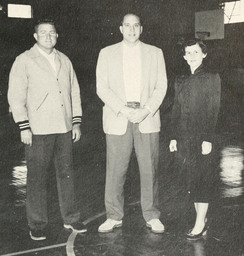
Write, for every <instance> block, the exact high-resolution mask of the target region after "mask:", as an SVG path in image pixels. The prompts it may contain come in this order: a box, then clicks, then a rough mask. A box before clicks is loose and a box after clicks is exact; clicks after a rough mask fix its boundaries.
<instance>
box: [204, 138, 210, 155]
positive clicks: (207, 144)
mask: <svg viewBox="0 0 244 256" xmlns="http://www.w3.org/2000/svg"><path fill="white" fill-rule="evenodd" d="M211 151H212V143H211V142H207V141H203V143H202V154H203V155H208V154H210V153H211Z"/></svg>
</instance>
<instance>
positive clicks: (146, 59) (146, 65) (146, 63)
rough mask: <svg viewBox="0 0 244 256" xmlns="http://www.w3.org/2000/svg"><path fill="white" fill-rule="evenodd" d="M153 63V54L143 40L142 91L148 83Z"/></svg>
mask: <svg viewBox="0 0 244 256" xmlns="http://www.w3.org/2000/svg"><path fill="white" fill-rule="evenodd" d="M150 64H151V55H150V52H149V50H148V48H147V46H146V45H145V44H144V43H143V42H141V65H142V80H141V83H142V86H141V93H142V92H143V89H144V87H145V85H146V84H148V77H149V75H148V74H149V70H150Z"/></svg>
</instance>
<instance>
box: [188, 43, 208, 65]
mask: <svg viewBox="0 0 244 256" xmlns="http://www.w3.org/2000/svg"><path fill="white" fill-rule="evenodd" d="M206 56H207V54H205V53H203V52H202V49H201V47H200V46H199V44H198V43H197V44H194V45H191V46H187V47H186V48H185V55H184V59H185V60H186V61H187V63H188V65H189V66H190V67H191V68H194V69H196V68H198V67H199V66H200V65H201V64H202V61H203V59H204V58H205V57H206Z"/></svg>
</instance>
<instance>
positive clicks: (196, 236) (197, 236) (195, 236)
mask: <svg viewBox="0 0 244 256" xmlns="http://www.w3.org/2000/svg"><path fill="white" fill-rule="evenodd" d="M191 231H192V229H190V230H189V232H188V233H187V234H186V238H187V239H188V240H198V239H200V238H202V237H203V236H205V235H206V234H207V231H208V226H207V225H205V226H204V228H203V230H202V232H200V233H198V234H192V233H191Z"/></svg>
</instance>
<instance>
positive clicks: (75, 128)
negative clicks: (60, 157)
mask: <svg viewBox="0 0 244 256" xmlns="http://www.w3.org/2000/svg"><path fill="white" fill-rule="evenodd" d="M80 137H81V130H80V124H74V125H73V129H72V139H73V142H77V141H79V140H80Z"/></svg>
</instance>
